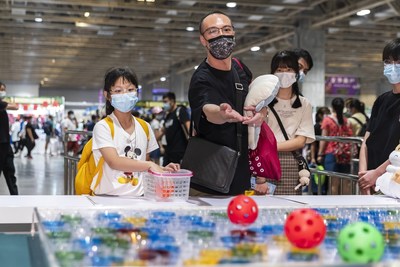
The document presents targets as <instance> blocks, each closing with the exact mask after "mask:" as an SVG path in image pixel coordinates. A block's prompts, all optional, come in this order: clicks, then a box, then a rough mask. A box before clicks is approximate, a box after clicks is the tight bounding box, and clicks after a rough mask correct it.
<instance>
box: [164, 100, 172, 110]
mask: <svg viewBox="0 0 400 267" xmlns="http://www.w3.org/2000/svg"><path fill="white" fill-rule="evenodd" d="M163 108H164V110H165V111H169V110H170V109H171V104H170V103H169V102H164V104H163Z"/></svg>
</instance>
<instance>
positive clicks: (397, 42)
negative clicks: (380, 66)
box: [382, 38, 400, 61]
mask: <svg viewBox="0 0 400 267" xmlns="http://www.w3.org/2000/svg"><path fill="white" fill-rule="evenodd" d="M399 59H400V38H396V39H393V40H392V41H390V42H389V43H388V44H387V45H386V46H385V48H384V49H383V53H382V61H385V60H394V61H397V60H399Z"/></svg>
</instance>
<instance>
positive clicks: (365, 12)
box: [357, 9, 371, 17]
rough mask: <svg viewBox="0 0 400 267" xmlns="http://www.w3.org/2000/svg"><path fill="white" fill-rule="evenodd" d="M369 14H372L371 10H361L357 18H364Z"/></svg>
mask: <svg viewBox="0 0 400 267" xmlns="http://www.w3.org/2000/svg"><path fill="white" fill-rule="evenodd" d="M369 13H371V10H369V9H363V10H360V11H358V12H357V16H360V17H362V16H366V15H368V14H369Z"/></svg>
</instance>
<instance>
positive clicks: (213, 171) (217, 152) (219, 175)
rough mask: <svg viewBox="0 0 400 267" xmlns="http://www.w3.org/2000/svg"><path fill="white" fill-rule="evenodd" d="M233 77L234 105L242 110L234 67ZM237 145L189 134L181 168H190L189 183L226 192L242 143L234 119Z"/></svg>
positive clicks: (240, 133) (241, 96)
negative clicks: (215, 141) (232, 146)
mask: <svg viewBox="0 0 400 267" xmlns="http://www.w3.org/2000/svg"><path fill="white" fill-rule="evenodd" d="M232 69H233V73H234V77H235V89H236V94H235V96H236V107H235V110H236V111H239V112H240V110H243V106H242V105H243V85H242V83H241V82H240V79H239V76H238V74H237V72H236V70H235V69H234V68H233V67H232ZM190 125H191V126H190V135H192V131H193V119H192V120H191V123H190ZM236 137H237V141H236V142H237V143H236V146H237V149H236V150H234V149H232V148H230V147H227V146H223V145H219V144H215V143H213V142H211V141H208V140H206V139H204V138H201V137H198V136H191V137H190V139H189V142H188V145H187V148H186V151H185V155H184V156H183V159H182V164H181V166H182V168H185V169H188V170H191V171H192V172H193V177H192V178H191V181H190V182H191V183H193V184H197V185H200V186H203V187H206V188H209V189H211V190H214V191H217V192H220V193H228V192H229V188H230V186H231V184H232V181H233V177H234V176H235V172H236V165H237V162H238V158H239V156H240V151H241V148H242V147H241V146H242V124H241V123H240V122H239V123H236Z"/></svg>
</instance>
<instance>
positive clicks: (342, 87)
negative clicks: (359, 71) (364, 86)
mask: <svg viewBox="0 0 400 267" xmlns="http://www.w3.org/2000/svg"><path fill="white" fill-rule="evenodd" d="M360 87H361V85H360V78H359V77H356V76H352V75H342V74H337V75H328V76H326V79H325V95H328V96H329V95H331V96H336V95H345V96H356V95H359V94H360Z"/></svg>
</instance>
